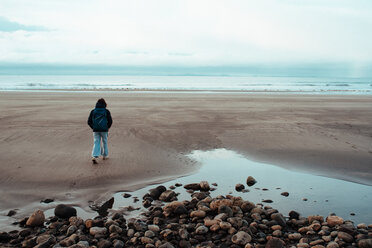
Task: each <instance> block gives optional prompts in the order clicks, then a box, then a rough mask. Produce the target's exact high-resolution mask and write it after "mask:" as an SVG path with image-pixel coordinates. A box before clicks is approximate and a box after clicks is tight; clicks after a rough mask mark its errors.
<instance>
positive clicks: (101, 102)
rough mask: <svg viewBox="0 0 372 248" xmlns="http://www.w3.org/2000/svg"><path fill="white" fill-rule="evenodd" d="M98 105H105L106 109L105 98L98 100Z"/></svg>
mask: <svg viewBox="0 0 372 248" xmlns="http://www.w3.org/2000/svg"><path fill="white" fill-rule="evenodd" d="M97 103H100V104H102V105H104V106H105V107H106V106H107V104H106V101H105V99H103V98H101V99H98V101H97Z"/></svg>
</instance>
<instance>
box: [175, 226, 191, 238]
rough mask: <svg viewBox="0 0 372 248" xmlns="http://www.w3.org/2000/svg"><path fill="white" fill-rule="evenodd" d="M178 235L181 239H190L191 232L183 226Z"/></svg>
mask: <svg viewBox="0 0 372 248" xmlns="http://www.w3.org/2000/svg"><path fill="white" fill-rule="evenodd" d="M178 235H179V236H180V238H181V239H189V236H190V234H189V232H188V231H187V230H186V229H184V228H181V229H180V230H179V231H178Z"/></svg>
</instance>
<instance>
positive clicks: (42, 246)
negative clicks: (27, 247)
mask: <svg viewBox="0 0 372 248" xmlns="http://www.w3.org/2000/svg"><path fill="white" fill-rule="evenodd" d="M55 242H56V238H55V237H54V236H53V235H48V234H45V235H41V236H39V237H37V239H36V243H37V244H38V245H37V246H35V248H49V247H50V246H51V245H53V244H54V243H55Z"/></svg>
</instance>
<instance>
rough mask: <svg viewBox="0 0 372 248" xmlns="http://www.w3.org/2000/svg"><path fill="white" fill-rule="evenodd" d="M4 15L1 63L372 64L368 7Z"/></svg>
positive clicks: (164, 4) (30, 10)
mask: <svg viewBox="0 0 372 248" xmlns="http://www.w3.org/2000/svg"><path fill="white" fill-rule="evenodd" d="M0 9H1V10H2V16H4V17H3V18H1V19H0V62H1V61H3V62H6V61H10V62H19V61H21V62H26V63H32V62H35V63H73V64H76V63H78V64H113V65H150V66H151V65H182V66H188V65H192V66H197V65H201V66H209V65H245V64H254V63H257V64H260V63H271V64H275V63H299V62H304V63H315V62H321V63H323V62H342V63H355V64H363V63H371V62H372V56H371V54H372V43H371V42H370V40H372V15H370V13H371V10H372V2H371V1H367V0H355V1H348V0H337V1H336V0H311V1H298V0H283V1H276V0H275V1H274V0H261V1H246V0H203V1H197V0H187V1H186V0H185V1H182V0H160V1H152V0H138V1H129V0H110V1H103V0H89V1H87V0H65V1H44V0H33V1H32V5H31V4H30V2H29V1H28V0H1V1H0ZM9 20H11V21H9ZM2 23H5V24H2ZM1 27H2V29H1ZM40 29H44V30H48V31H49V32H35V31H42V30H40ZM1 30H3V32H1ZM5 30H8V31H5Z"/></svg>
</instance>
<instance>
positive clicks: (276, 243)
mask: <svg viewBox="0 0 372 248" xmlns="http://www.w3.org/2000/svg"><path fill="white" fill-rule="evenodd" d="M282 247H284V246H283V241H282V240H280V239H276V238H273V239H270V240H269V241H268V242H267V243H266V245H265V248H282Z"/></svg>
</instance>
